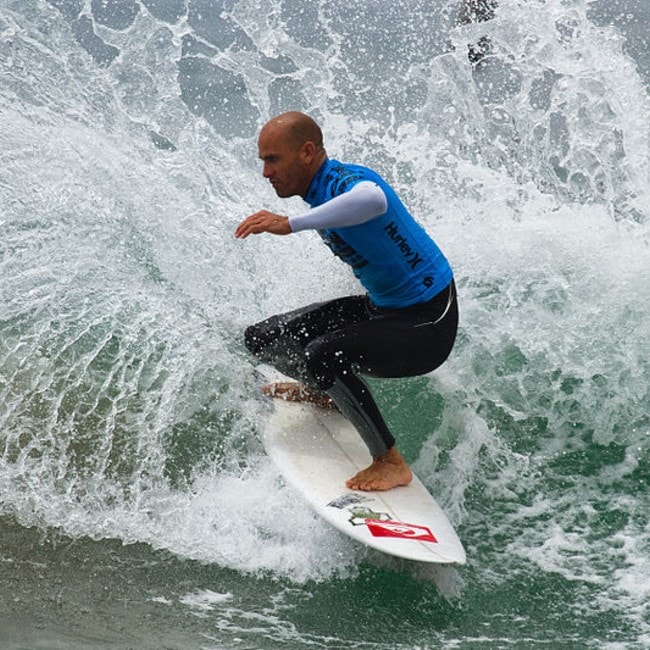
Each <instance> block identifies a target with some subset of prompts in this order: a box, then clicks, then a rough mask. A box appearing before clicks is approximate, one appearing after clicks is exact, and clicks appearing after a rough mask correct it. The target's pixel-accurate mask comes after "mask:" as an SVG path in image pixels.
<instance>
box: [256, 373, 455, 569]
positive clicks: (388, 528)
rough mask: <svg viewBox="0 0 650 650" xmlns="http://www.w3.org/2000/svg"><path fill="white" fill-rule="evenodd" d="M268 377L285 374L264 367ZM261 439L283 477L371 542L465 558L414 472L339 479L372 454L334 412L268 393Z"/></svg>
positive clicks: (391, 550) (408, 553) (435, 557)
mask: <svg viewBox="0 0 650 650" xmlns="http://www.w3.org/2000/svg"><path fill="white" fill-rule="evenodd" d="M263 374H264V375H265V377H267V378H269V381H284V380H286V378H280V379H278V376H277V374H274V375H272V377H273V378H271V375H270V373H269V372H263ZM272 403H273V411H272V413H271V414H270V417H269V418H268V420H267V422H266V424H265V426H264V427H263V430H262V443H263V445H264V448H265V449H266V452H267V453H268V455H269V456H270V458H271V459H272V460H273V462H274V463H275V465H276V466H277V468H278V469H279V471H280V473H281V474H282V475H283V477H284V478H285V479H286V481H287V482H288V483H289V484H290V485H292V486H293V487H294V488H295V489H296V490H298V492H300V494H301V495H303V497H304V498H305V500H306V501H307V502H308V503H309V504H310V505H311V507H312V508H313V509H314V510H315V511H316V513H317V514H318V515H320V516H321V517H322V518H323V519H325V521H327V522H329V523H330V524H331V525H332V526H334V527H335V528H337V529H338V530H340V531H341V532H343V533H345V534H346V535H348V536H350V537H352V538H353V539H355V540H357V541H359V542H361V543H363V544H365V545H367V546H370V547H371V548H374V549H377V550H379V551H382V552H383V553H388V554H389V555H394V556H396V557H400V558H405V559H408V560H415V561H418V562H434V563H445V564H446V563H453V564H464V563H465V550H464V549H463V546H462V544H461V542H460V540H459V538H458V536H457V534H456V531H455V530H454V528H453V526H452V525H451V523H450V522H449V520H448V519H447V517H446V515H445V513H444V512H443V510H442V509H441V508H440V506H439V505H438V504H437V503H436V501H435V499H434V498H433V497H432V496H431V494H430V493H429V491H428V490H427V489H426V488H425V487H424V485H423V484H422V482H421V481H420V479H419V478H418V477H417V476H415V475H414V476H413V481H412V483H411V484H410V485H408V486H406V487H398V488H394V489H392V490H387V491H382V492H377V491H373V492H363V491H358V490H350V489H348V488H347V487H346V486H345V481H346V480H347V479H348V478H350V477H351V476H353V475H354V474H356V473H357V472H358V471H359V470H360V469H363V468H365V467H367V466H368V465H369V464H370V462H371V460H372V459H371V456H370V453H369V452H368V449H367V448H366V446H365V444H364V443H363V440H362V439H361V437H360V436H359V434H358V433H357V431H356V430H355V429H354V427H353V426H352V425H351V424H350V423H349V422H348V421H347V420H346V419H345V418H344V417H343V416H342V415H341V414H340V413H338V412H336V411H326V410H323V409H319V408H318V407H316V406H312V405H309V404H304V403H297V402H287V401H284V400H282V399H278V398H276V399H273V401H272Z"/></svg>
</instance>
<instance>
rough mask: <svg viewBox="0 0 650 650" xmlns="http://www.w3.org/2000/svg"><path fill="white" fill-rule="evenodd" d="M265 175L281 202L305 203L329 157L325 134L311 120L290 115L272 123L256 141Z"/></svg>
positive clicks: (302, 114)
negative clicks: (293, 199) (288, 199)
mask: <svg viewBox="0 0 650 650" xmlns="http://www.w3.org/2000/svg"><path fill="white" fill-rule="evenodd" d="M257 147H258V151H259V157H260V159H261V160H262V162H263V163H264V169H263V171H262V174H263V176H264V178H268V179H269V181H270V182H271V185H273V188H274V189H275V192H276V194H277V195H278V196H279V197H281V198H286V197H288V196H295V195H296V194H297V195H299V196H301V197H302V198H303V199H304V198H305V195H306V194H307V190H308V189H309V185H310V183H311V181H312V179H313V178H314V174H315V173H316V172H317V171H318V168H319V167H320V166H321V164H322V163H323V161H324V160H325V157H326V155H327V154H326V152H325V149H324V148H323V134H322V132H321V130H320V127H319V126H318V124H316V122H314V120H312V119H311V117H309V116H307V115H305V114H304V113H298V112H296V111H291V112H289V113H282V114H281V115H277V116H276V117H274V118H272V119H271V120H269V121H268V122H267V123H266V124H265V125H264V126H263V127H262V130H261V131H260V135H259V138H258V140H257Z"/></svg>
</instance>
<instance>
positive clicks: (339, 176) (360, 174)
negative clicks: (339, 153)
mask: <svg viewBox="0 0 650 650" xmlns="http://www.w3.org/2000/svg"><path fill="white" fill-rule="evenodd" d="M329 162H330V164H329V165H328V168H327V171H326V173H325V175H324V178H323V181H324V184H325V186H326V187H327V192H328V194H329V195H330V197H335V196H338V195H339V194H344V193H345V192H348V191H349V190H351V189H352V188H353V187H354V186H355V185H356V184H357V183H360V182H361V181H368V180H370V181H375V182H377V181H379V180H381V179H380V177H379V175H378V174H377V173H376V172H375V171H373V170H372V169H370V168H369V167H364V166H363V165H358V164H355V163H343V162H340V161H339V160H330V161H329Z"/></svg>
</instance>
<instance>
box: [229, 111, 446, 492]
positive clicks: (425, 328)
mask: <svg viewBox="0 0 650 650" xmlns="http://www.w3.org/2000/svg"><path fill="white" fill-rule="evenodd" d="M258 152H259V157H260V159H261V160H262V163H263V176H264V177H265V178H267V179H268V180H269V182H270V183H271V185H272V186H273V188H274V190H275V192H276V194H277V195H278V196H279V197H281V198H286V197H290V196H300V197H302V198H303V200H305V201H306V202H307V203H308V204H309V205H310V206H311V209H309V210H307V211H306V212H304V213H301V214H298V215H295V216H291V217H287V216H284V215H280V214H275V213H273V212H269V211H268V210H260V211H258V212H255V213H254V214H252V215H250V216H249V217H247V218H246V219H244V220H243V221H242V222H241V223H240V224H239V225H238V226H237V229H236V230H235V236H236V237H237V238H240V239H245V238H246V237H248V236H249V235H252V234H255V235H256V234H260V233H264V232H268V233H272V234H275V235H289V234H291V233H297V232H301V231H303V230H316V231H317V232H318V234H319V235H320V237H321V238H322V239H323V241H324V242H325V244H327V246H329V248H330V249H331V250H332V252H333V253H334V254H335V255H336V256H338V257H339V258H340V259H341V260H343V261H344V262H346V263H347V264H349V265H350V266H351V268H352V271H353V272H354V274H355V276H356V277H357V278H358V279H359V281H360V282H361V284H362V285H363V287H364V288H365V290H366V292H367V293H366V295H360V296H347V297H343V298H338V299H335V300H331V301H327V302H320V303H315V304H312V305H309V306H307V307H303V308H300V309H297V310H295V311H292V312H289V313H286V314H280V315H276V316H272V317H271V318H269V319H267V320H264V321H262V322H260V323H257V324H255V325H252V326H250V327H248V328H247V330H246V333H245V343H246V346H247V348H248V349H249V350H250V351H251V353H252V354H254V355H255V356H256V357H258V358H259V359H260V360H262V361H264V362H266V363H269V364H271V365H273V366H274V367H275V368H277V369H278V370H279V371H281V372H283V373H284V374H286V375H288V376H289V377H291V378H293V379H295V380H296V382H297V383H282V384H273V385H268V386H266V387H265V388H264V389H263V390H264V391H265V392H266V393H267V394H269V395H273V396H276V397H282V398H284V399H289V400H299V401H312V402H315V403H317V404H319V405H320V406H325V407H328V406H331V405H335V406H336V407H337V408H338V409H339V410H340V411H341V413H342V414H343V415H344V416H345V417H347V418H348V419H349V420H350V422H351V423H352V424H353V425H354V426H355V428H356V429H357V430H358V431H359V433H360V435H361V437H362V438H363V440H364V442H365V443H366V445H367V447H368V449H369V451H370V453H371V455H372V463H371V464H370V465H369V466H368V467H367V468H365V469H364V470H362V471H360V472H359V473H358V474H356V475H355V476H353V477H351V478H350V479H349V480H348V481H346V485H347V487H348V488H350V489H353V490H388V489H391V488H393V487H397V486H400V485H408V484H409V483H410V482H411V480H412V474H411V470H410V468H409V466H408V464H407V463H406V461H405V460H404V458H403V457H402V455H401V454H400V453H399V451H398V450H397V447H396V446H395V438H394V437H393V435H392V433H391V432H390V430H389V429H388V427H387V425H386V423H385V421H384V419H383V417H382V415H381V413H380V411H379V408H378V407H377V404H376V403H375V400H374V399H373V397H372V394H371V392H370V389H369V387H368V385H367V383H366V382H365V380H364V379H363V378H362V374H363V375H367V376H371V377H409V376H415V375H422V374H426V373H428V372H431V371H432V370H434V369H435V368H437V367H438V366H440V364H442V363H443V362H444V361H445V360H446V358H447V356H448V355H449V353H450V352H451V349H452V346H453V344H454V340H455V338H456V330H457V327H458V308H457V303H456V290H455V285H454V281H453V274H452V270H451V268H450V266H449V263H448V262H447V260H446V258H445V256H444V255H443V253H442V252H441V250H440V249H439V248H438V246H437V244H436V243H435V242H434V241H433V239H432V238H431V237H430V236H429V235H428V234H427V233H426V231H425V230H424V229H423V228H422V227H421V226H420V225H419V224H418V223H417V222H416V221H415V219H414V218H413V217H412V216H411V215H410V214H409V212H408V211H407V209H406V208H405V207H404V205H403V204H402V202H401V201H400V199H399V198H398V196H397V195H396V193H395V192H394V190H393V189H392V188H391V187H390V186H389V185H388V183H386V181H384V180H383V179H382V178H381V177H380V176H379V174H377V173H376V172H374V171H372V170H371V169H368V168H367V167H362V166H360V165H354V164H348V163H341V162H339V161H337V160H333V159H330V158H329V157H328V155H327V152H326V150H325V148H324V145H323V135H322V132H321V129H320V127H319V126H318V125H317V124H316V122H314V121H313V120H312V119H311V118H310V117H308V116H307V115H304V114H303V113H298V112H288V113H283V114H281V115H278V116H276V117H274V118H273V119H271V120H270V121H269V122H267V123H266V124H265V125H264V127H263V128H262V130H261V131H260V135H259V138H258Z"/></svg>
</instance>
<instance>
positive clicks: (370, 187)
mask: <svg viewBox="0 0 650 650" xmlns="http://www.w3.org/2000/svg"><path fill="white" fill-rule="evenodd" d="M387 207H388V203H387V201H386V195H385V194H384V191H383V190H382V189H381V188H380V187H379V186H378V185H377V184H376V183H373V182H371V181H361V182H360V183H357V184H356V185H355V186H354V187H353V188H352V189H351V190H350V191H349V192H345V193H344V194H340V195H339V196H335V197H334V198H333V199H331V200H329V201H327V202H326V203H323V205H319V206H318V207H316V208H312V209H311V210H308V211H307V212H303V213H302V214H298V215H295V216H293V217H285V216H282V215H279V214H275V213H273V212H269V211H268V210H260V211H259V212H256V213H255V214H252V215H250V216H249V217H247V218H246V219H244V220H243V221H242V222H241V223H240V224H239V226H237V229H236V230H235V237H237V238H238V239H245V238H246V237H248V235H258V234H260V233H263V232H270V233H272V234H274V235H288V234H290V233H292V232H299V231H301V230H318V229H323V228H346V227H348V226H357V225H359V224H361V223H365V222H366V221H370V220H371V219H374V218H375V217H378V216H379V215H381V214H383V213H384V212H386V209H387Z"/></svg>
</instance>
